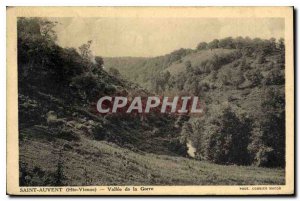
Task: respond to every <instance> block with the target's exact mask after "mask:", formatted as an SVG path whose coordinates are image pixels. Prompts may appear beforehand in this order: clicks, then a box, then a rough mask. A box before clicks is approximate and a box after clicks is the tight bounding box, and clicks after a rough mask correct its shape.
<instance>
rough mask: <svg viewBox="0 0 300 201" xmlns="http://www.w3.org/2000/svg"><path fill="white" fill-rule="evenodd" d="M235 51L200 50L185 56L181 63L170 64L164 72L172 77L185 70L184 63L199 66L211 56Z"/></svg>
mask: <svg viewBox="0 0 300 201" xmlns="http://www.w3.org/2000/svg"><path fill="white" fill-rule="evenodd" d="M233 51H235V50H233V49H214V50H201V51H198V52H195V53H192V54H189V55H187V56H185V57H184V58H183V59H182V62H180V63H179V62H175V63H172V64H171V65H170V66H169V67H168V68H166V69H165V71H169V72H170V73H171V74H172V75H175V74H179V73H181V72H184V71H185V70H186V67H185V62H186V61H190V62H191V64H192V66H200V64H201V63H202V62H203V61H205V60H209V59H211V58H212V57H213V55H215V54H216V55H220V54H228V53H231V52H233Z"/></svg>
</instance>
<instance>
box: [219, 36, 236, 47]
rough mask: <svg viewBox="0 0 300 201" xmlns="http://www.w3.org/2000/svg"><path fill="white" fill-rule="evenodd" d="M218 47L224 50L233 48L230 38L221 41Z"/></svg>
mask: <svg viewBox="0 0 300 201" xmlns="http://www.w3.org/2000/svg"><path fill="white" fill-rule="evenodd" d="M218 46H219V47H220V48H225V49H232V48H235V46H234V43H233V39H232V37H227V38H224V39H221V40H220V41H219V43H218Z"/></svg>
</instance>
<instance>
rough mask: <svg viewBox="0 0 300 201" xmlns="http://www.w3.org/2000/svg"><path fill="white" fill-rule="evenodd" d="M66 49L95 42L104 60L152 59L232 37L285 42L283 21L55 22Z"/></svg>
mask: <svg viewBox="0 0 300 201" xmlns="http://www.w3.org/2000/svg"><path fill="white" fill-rule="evenodd" d="M52 20H55V21H57V22H58V25H57V26H56V28H55V31H56V33H57V36H58V40H57V42H58V44H59V45H61V46H62V47H74V48H78V47H79V46H80V45H82V44H83V43H86V42H87V41H88V40H92V41H93V43H92V47H91V49H92V51H93V54H94V55H96V56H103V57H122V56H132V57H152V56H160V55H164V54H168V53H170V52H172V51H174V50H176V49H179V48H193V49H195V48H196V46H197V44H198V43H199V42H202V41H205V42H209V41H211V40H213V39H215V38H217V39H221V38H225V37H228V36H231V37H237V36H243V37H246V36H249V37H251V38H255V37H259V38H263V39H269V38H271V37H274V38H277V39H279V38H281V37H283V38H284V19H283V18H53V19H52Z"/></svg>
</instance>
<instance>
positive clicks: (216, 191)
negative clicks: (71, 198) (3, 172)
mask: <svg viewBox="0 0 300 201" xmlns="http://www.w3.org/2000/svg"><path fill="white" fill-rule="evenodd" d="M293 42H294V40H293V8H292V7H7V193H8V194H9V195H254V194H259V195H279V194H287V195H292V194H294V174H295V173H294V64H293V58H294V55H293V53H294V52H293Z"/></svg>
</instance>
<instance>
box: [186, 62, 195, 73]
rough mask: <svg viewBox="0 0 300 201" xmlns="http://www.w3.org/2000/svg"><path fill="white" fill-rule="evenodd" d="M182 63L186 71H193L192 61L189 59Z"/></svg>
mask: <svg viewBox="0 0 300 201" xmlns="http://www.w3.org/2000/svg"><path fill="white" fill-rule="evenodd" d="M184 65H185V69H186V72H187V73H191V72H192V71H193V67H192V63H191V61H190V60H188V61H186V62H185V63H184Z"/></svg>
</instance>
